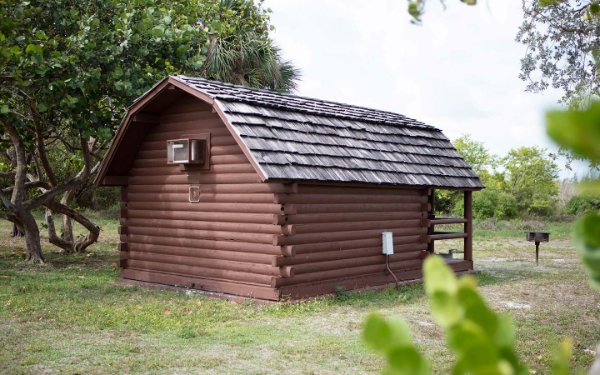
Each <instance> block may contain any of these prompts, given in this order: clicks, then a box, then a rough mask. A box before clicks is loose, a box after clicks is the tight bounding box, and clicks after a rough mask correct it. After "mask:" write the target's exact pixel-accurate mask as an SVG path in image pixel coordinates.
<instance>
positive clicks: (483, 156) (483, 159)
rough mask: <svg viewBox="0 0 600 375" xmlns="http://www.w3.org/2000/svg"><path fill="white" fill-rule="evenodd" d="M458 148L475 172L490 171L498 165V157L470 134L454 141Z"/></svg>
mask: <svg viewBox="0 0 600 375" xmlns="http://www.w3.org/2000/svg"><path fill="white" fill-rule="evenodd" d="M452 143H453V145H454V147H455V148H456V150H457V151H458V152H459V153H460V154H461V155H462V157H463V158H464V159H465V161H466V162H467V163H469V165H470V166H471V167H472V168H473V170H474V171H475V172H477V173H478V174H481V173H482V172H485V171H487V172H489V171H491V169H493V168H494V167H495V165H496V158H495V157H494V156H493V155H492V154H491V153H490V152H489V151H488V150H487V149H486V148H485V146H484V145H483V143H481V142H478V141H475V140H474V139H472V138H471V136H470V135H468V134H465V135H462V136H460V137H458V138H456V139H455V140H454V141H453V142H452Z"/></svg>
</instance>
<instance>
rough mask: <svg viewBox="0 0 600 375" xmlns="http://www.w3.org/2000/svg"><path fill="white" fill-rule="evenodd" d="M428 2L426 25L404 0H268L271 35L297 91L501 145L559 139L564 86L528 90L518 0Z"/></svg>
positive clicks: (497, 149)
mask: <svg viewBox="0 0 600 375" xmlns="http://www.w3.org/2000/svg"><path fill="white" fill-rule="evenodd" d="M447 3H448V4H447V5H448V6H447V9H445V10H444V9H443V8H442V6H441V5H440V4H439V3H438V2H436V1H432V2H429V3H428V9H427V13H426V14H425V16H424V25H423V26H415V25H412V24H411V23H410V20H409V16H408V14H407V12H406V2H405V1H403V0H378V1H367V0H354V1H347V0H320V1H307V0H267V1H266V5H267V6H268V7H270V8H271V9H272V10H273V14H272V21H273V24H274V25H275V27H276V32H275V34H274V37H275V40H276V41H277V42H278V43H279V45H280V46H281V47H282V49H283V53H284V56H285V57H286V58H289V59H291V60H293V61H294V62H295V63H296V65H297V66H298V67H300V68H301V69H302V72H303V81H302V82H301V84H300V86H299V90H298V91H299V92H298V93H299V94H301V95H306V96H312V97H318V98H323V99H329V100H334V101H341V102H346V103H351V104H357V105H364V106H368V107H373V108H378V109H385V110H390V111H394V112H398V113H402V114H405V115H407V116H410V117H414V118H417V119H419V120H421V121H423V122H426V123H430V124H432V125H434V126H437V127H439V128H441V129H442V130H443V131H444V132H445V133H446V135H447V136H448V137H450V138H455V137H457V136H460V135H461V134H472V136H473V137H474V138H475V139H477V140H479V141H482V142H484V143H485V144H486V146H487V147H488V148H489V149H490V150H492V151H493V152H495V153H499V154H504V153H506V152H507V151H508V150H509V149H511V148H514V147H519V146H531V145H540V146H543V147H554V146H553V145H552V143H551V142H550V141H549V140H548V139H547V137H546V135H545V131H544V126H543V121H544V118H543V114H544V111H545V110H546V109H548V108H549V107H552V106H556V104H553V103H556V101H557V99H558V98H559V94H558V93H557V92H547V93H544V94H530V93H525V92H524V89H525V83H524V82H522V81H521V80H519V78H518V74H519V69H520V63H519V61H520V58H521V57H522V56H523V54H524V47H523V46H521V45H519V44H518V43H516V42H515V41H514V38H515V35H516V32H517V28H518V26H519V24H520V22H521V14H522V11H521V8H520V1H516V0H510V1H494V2H491V1H489V2H483V3H481V4H479V5H478V6H475V7H469V6H466V5H463V4H461V3H459V2H447Z"/></svg>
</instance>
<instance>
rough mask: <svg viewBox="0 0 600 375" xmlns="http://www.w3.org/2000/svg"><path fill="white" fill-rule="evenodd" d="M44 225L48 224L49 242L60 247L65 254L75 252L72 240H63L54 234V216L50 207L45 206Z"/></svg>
mask: <svg viewBox="0 0 600 375" xmlns="http://www.w3.org/2000/svg"><path fill="white" fill-rule="evenodd" d="M46 225H47V226H48V241H50V243H51V244H53V245H55V246H58V247H60V248H61V249H62V250H63V252H64V253H66V254H71V253H74V252H75V247H74V246H73V241H72V240H71V241H65V240H64V239H63V238H61V237H59V236H57V235H56V227H55V225H54V217H53V213H52V210H51V209H50V208H46Z"/></svg>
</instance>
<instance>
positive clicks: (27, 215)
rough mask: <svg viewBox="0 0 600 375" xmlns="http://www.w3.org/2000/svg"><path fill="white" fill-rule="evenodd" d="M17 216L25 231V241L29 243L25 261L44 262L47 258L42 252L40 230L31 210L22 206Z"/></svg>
mask: <svg viewBox="0 0 600 375" xmlns="http://www.w3.org/2000/svg"><path fill="white" fill-rule="evenodd" d="M17 218H18V219H19V221H20V222H21V225H22V226H23V230H24V231H25V243H26V245H27V253H26V256H25V261H26V262H28V263H39V264H44V263H45V261H46V259H45V258H44V255H43V254H42V244H41V240H40V230H39V228H38V224H37V222H36V221H35V218H34V217H33V215H32V214H31V211H30V210H28V209H23V208H21V209H19V210H18V211H17Z"/></svg>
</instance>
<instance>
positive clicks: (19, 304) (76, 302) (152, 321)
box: [0, 218, 600, 374]
mask: <svg viewBox="0 0 600 375" xmlns="http://www.w3.org/2000/svg"><path fill="white" fill-rule="evenodd" d="M99 222H100V225H101V226H102V228H103V231H102V236H101V242H100V243H99V244H97V245H95V246H94V247H93V248H91V250H90V252H89V253H88V254H87V255H83V256H64V255H61V254H58V253H56V252H55V250H54V249H52V248H51V247H49V246H45V247H44V249H45V251H46V254H47V256H48V260H49V262H48V264H47V265H44V266H29V265H25V264H23V262H22V259H23V255H24V243H23V241H22V240H21V239H13V238H10V237H9V236H8V235H7V233H8V230H9V226H8V225H6V224H2V225H0V337H2V339H1V340H0V373H11V374H12V373H16V374H19V373H24V374H31V373H33V374H37V373H73V374H74V373H86V374H88V373H89V374H103V373H206V374H279V373H286V374H288V373H290V374H340V373H348V374H350V373H352V374H354V373H364V374H375V373H378V371H379V369H380V368H381V367H382V360H381V359H380V358H379V357H377V356H376V355H374V354H373V353H371V352H369V351H368V350H367V349H366V348H365V347H364V346H363V345H362V343H361V341H360V333H361V326H362V322H363V321H364V318H365V316H366V314H368V313H369V312H370V311H373V310H379V311H381V312H382V313H384V314H385V315H400V316H402V317H404V318H405V319H406V320H407V321H408V322H409V324H410V326H411V328H412V330H413V333H414V336H415V339H416V340H417V341H418V343H419V345H420V347H421V348H422V350H423V351H424V352H425V353H426V355H427V356H428V357H429V358H431V359H432V361H433V366H434V370H435V372H436V373H446V372H448V370H449V366H450V364H451V357H450V355H449V353H448V351H447V349H446V348H445V344H444V338H443V335H442V333H441V332H440V330H439V329H438V328H437V327H436V326H435V325H434V323H433V321H432V319H431V316H430V314H429V311H428V307H427V301H426V299H425V296H424V293H423V289H422V287H421V285H419V284H416V285H407V286H403V287H402V288H400V290H395V289H394V288H388V289H385V290H383V291H379V292H374V291H367V292H361V293H347V292H344V293H338V295H337V296H332V297H324V298H319V299H315V300H310V301H305V302H300V303H294V304H271V305H260V304H255V303H253V302H252V301H249V302H243V303H234V302H229V301H224V300H218V299H210V298H206V297H204V296H202V295H200V294H197V293H184V292H176V291H161V290H154V289H145V288H140V287H132V286H122V285H118V284H116V283H115V280H116V279H117V277H118V268H117V253H116V250H115V249H116V243H117V240H118V236H117V234H116V227H117V223H116V221H115V220H108V219H101V218H100V220H99ZM486 225H487V226H486ZM486 225H482V228H479V229H476V236H477V240H476V242H475V258H476V267H477V268H479V269H480V270H481V271H482V272H481V273H480V274H479V275H478V276H477V278H478V281H479V283H480V285H481V288H482V291H483V294H484V295H485V297H486V298H487V299H488V301H489V302H490V304H491V305H492V306H494V307H495V308H496V309H497V310H500V311H506V312H508V313H509V314H510V315H511V316H512V317H513V320H514V322H515V325H516V327H517V339H518V342H519V344H518V349H519V352H520V354H521V355H522V357H523V358H524V360H525V361H526V362H527V363H528V364H530V366H531V368H532V369H533V370H535V371H537V373H547V372H548V366H549V360H550V357H551V352H552V349H553V348H554V347H555V346H556V344H557V342H558V341H559V340H560V339H561V338H562V337H565V336H571V337H573V338H574V340H575V353H574V357H573V365H574V367H575V368H577V369H585V368H587V367H588V366H589V365H590V363H591V362H592V358H593V356H592V355H591V354H590V351H591V350H594V348H595V344H596V342H597V341H599V340H600V328H599V327H600V295H598V294H597V293H595V292H593V291H592V290H591V289H590V288H589V286H588V285H587V282H586V279H585V275H584V273H583V271H582V269H581V267H580V265H579V260H578V257H577V254H576V252H575V251H574V249H573V248H572V246H571V244H570V242H569V240H568V233H569V232H570V226H569V225H568V224H565V223H551V224H548V225H544V228H547V229H548V230H549V231H550V232H552V235H551V240H552V241H551V242H550V243H548V244H542V247H541V262H540V266H538V267H536V266H535V265H534V262H533V260H534V251H533V249H534V247H533V245H532V244H531V243H528V242H525V241H524V239H523V237H524V234H523V232H524V231H525V230H526V229H524V228H523V227H524V226H527V225H530V224H527V223H495V224H494V225H495V228H496V229H494V227H492V225H490V224H489V223H488V224H486ZM536 225H537V224H536ZM476 228H477V227H476ZM437 245H438V248H439V249H440V250H442V251H443V250H444V249H448V248H451V247H459V245H460V244H459V243H458V242H453V241H443V242H439V243H438V244H437Z"/></svg>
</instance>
